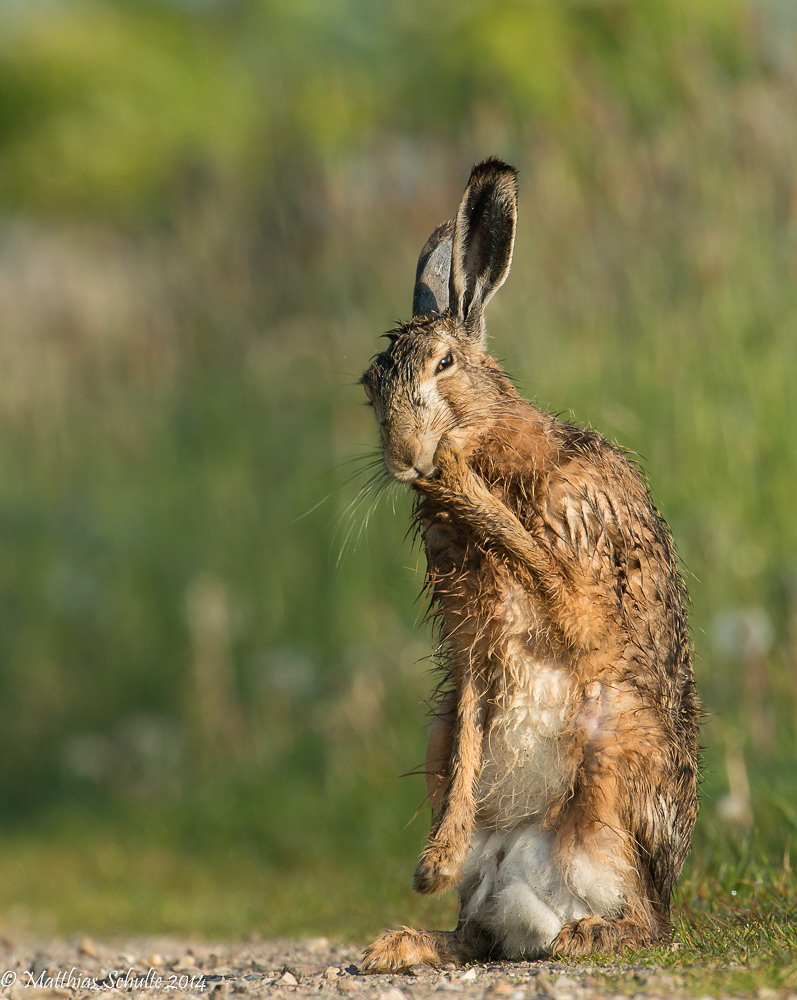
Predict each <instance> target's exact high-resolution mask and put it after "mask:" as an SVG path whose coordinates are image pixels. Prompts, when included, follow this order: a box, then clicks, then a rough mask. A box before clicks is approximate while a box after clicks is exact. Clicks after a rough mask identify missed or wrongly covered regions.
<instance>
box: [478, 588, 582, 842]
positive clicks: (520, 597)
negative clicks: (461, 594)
mask: <svg viewBox="0 0 797 1000" xmlns="http://www.w3.org/2000/svg"><path fill="white" fill-rule="evenodd" d="M501 612H502V613H501V614H499V615H498V616H497V619H496V623H495V624H496V625H497V626H498V629H499V630H500V636H499V635H496V637H495V638H496V641H495V642H494V644H493V647H492V655H491V656H490V659H489V670H490V677H491V681H492V684H491V689H492V690H491V699H490V705H489V707H488V724H487V727H486V730H485V736H484V744H483V751H482V768H481V774H480V780H479V810H480V816H481V819H482V821H483V822H485V823H486V824H487V825H488V826H494V827H496V828H503V829H507V828H512V827H514V826H515V825H516V824H518V823H521V822H523V821H525V820H527V819H529V818H531V817H535V816H542V815H543V814H544V813H545V812H546V810H547V809H548V807H549V806H550V804H551V802H552V801H553V800H555V799H556V798H558V797H560V796H561V795H562V794H563V793H564V792H565V791H566V789H567V788H568V786H569V784H570V771H571V768H572V762H571V757H570V754H569V753H568V746H569V745H570V744H569V740H568V739H567V737H566V734H567V733H568V732H569V729H570V724H571V721H572V718H573V706H574V699H575V698H576V691H575V681H574V679H573V676H572V673H571V671H570V670H569V669H568V667H567V665H566V664H565V663H563V662H561V660H559V659H558V658H557V656H556V655H555V653H554V651H553V650H552V648H551V644H550V643H549V642H548V641H547V633H546V631H545V629H544V627H543V624H542V623H541V622H540V620H539V619H538V617H537V615H536V614H535V611H534V608H533V605H532V603H531V599H530V597H529V595H528V594H526V593H525V591H523V590H522V588H520V586H519V585H517V584H515V585H514V588H509V592H508V593H507V592H506V591H505V594H504V600H503V602H502V607H501Z"/></svg>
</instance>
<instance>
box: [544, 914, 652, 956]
mask: <svg viewBox="0 0 797 1000" xmlns="http://www.w3.org/2000/svg"><path fill="white" fill-rule="evenodd" d="M666 936H667V934H666V930H665V929H663V928H652V927H651V926H650V924H649V923H648V922H647V921H636V920H631V919H629V918H627V917H615V918H613V919H612V918H604V917H582V918H581V919H580V920H570V921H568V922H567V923H566V924H565V925H564V927H562V929H561V930H560V931H559V933H558V934H557V935H556V937H555V938H554V939H553V942H552V943H551V955H552V956H553V957H554V958H560V957H561V958H576V957H577V956H580V955H592V954H594V953H595V952H617V951H620V950H622V949H623V948H647V947H651V946H652V945H654V944H659V943H660V942H661V941H662V940H664V939H665V938H666Z"/></svg>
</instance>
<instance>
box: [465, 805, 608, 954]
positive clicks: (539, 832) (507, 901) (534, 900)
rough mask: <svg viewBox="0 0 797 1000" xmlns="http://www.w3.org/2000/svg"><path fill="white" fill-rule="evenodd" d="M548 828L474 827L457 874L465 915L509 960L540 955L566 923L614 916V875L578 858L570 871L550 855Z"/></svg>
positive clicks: (532, 825)
mask: <svg viewBox="0 0 797 1000" xmlns="http://www.w3.org/2000/svg"><path fill="white" fill-rule="evenodd" d="M552 844H553V833H552V832H551V831H550V830H543V829H542V827H541V826H540V825H539V824H537V823H531V824H528V825H525V826H522V827H518V828H517V829H515V830H512V831H511V832H507V831H500V830H497V831H490V830H477V831H476V833H475V834H474V837H473V843H472V845H471V851H470V854H469V855H468V859H467V861H466V862H465V866H464V868H463V871H462V879H461V881H460V885H459V890H460V894H461V897H462V918H463V919H464V920H466V921H469V922H470V921H472V922H474V923H477V924H479V925H480V926H481V927H484V928H486V929H487V930H488V931H490V933H491V934H492V935H493V936H494V937H495V939H496V940H497V941H498V942H500V944H501V947H502V950H503V952H504V954H505V955H507V956H508V957H510V958H524V957H525V958H534V957H537V956H539V955H543V954H545V953H546V952H547V951H548V950H549V948H550V945H551V942H552V941H553V939H554V938H555V937H556V935H557V934H558V933H559V931H560V930H561V929H562V926H563V925H564V924H565V923H567V921H568V920H578V919H580V918H581V917H586V916H604V917H607V916H614V915H615V914H616V913H617V912H618V910H619V907H620V904H621V902H622V895H621V893H622V887H621V884H620V880H619V877H618V874H617V872H616V871H615V869H614V868H613V866H612V865H611V861H610V860H609V859H607V862H608V863H607V864H606V865H605V866H604V867H601V866H600V865H599V864H596V863H594V862H590V861H589V859H587V858H586V857H584V856H582V855H580V854H579V855H576V856H574V857H573V858H571V859H570V862H569V863H568V867H567V871H566V872H564V871H563V870H562V868H561V866H560V865H559V864H558V863H556V862H555V861H554V860H553V858H552V857H551V850H552Z"/></svg>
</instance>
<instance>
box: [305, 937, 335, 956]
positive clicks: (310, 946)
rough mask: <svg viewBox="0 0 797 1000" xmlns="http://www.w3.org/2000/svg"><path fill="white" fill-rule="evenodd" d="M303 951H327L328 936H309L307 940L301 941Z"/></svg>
mask: <svg viewBox="0 0 797 1000" xmlns="http://www.w3.org/2000/svg"><path fill="white" fill-rule="evenodd" d="M302 944H303V946H304V950H305V951H309V952H312V953H315V952H318V951H328V949H329V938H325V937H317V938H310V939H309V940H308V941H304V942H302Z"/></svg>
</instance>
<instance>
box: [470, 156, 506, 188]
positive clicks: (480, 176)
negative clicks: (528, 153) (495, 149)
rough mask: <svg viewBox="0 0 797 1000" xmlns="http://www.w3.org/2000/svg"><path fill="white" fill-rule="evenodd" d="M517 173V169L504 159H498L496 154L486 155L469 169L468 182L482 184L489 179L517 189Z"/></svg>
mask: <svg viewBox="0 0 797 1000" xmlns="http://www.w3.org/2000/svg"><path fill="white" fill-rule="evenodd" d="M517 175H518V172H517V170H516V169H515V168H514V167H513V166H510V164H508V163H505V162H504V160H499V159H498V157H497V156H488V157H487V159H486V160H482V161H481V163H477V164H476V165H475V166H474V168H473V170H471V172H470V180H469V181H468V183H469V184H473V183H476V184H484V183H487V182H489V181H491V182H492V183H494V184H499V185H501V186H506V187H509V188H511V189H512V190H514V191H517Z"/></svg>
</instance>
